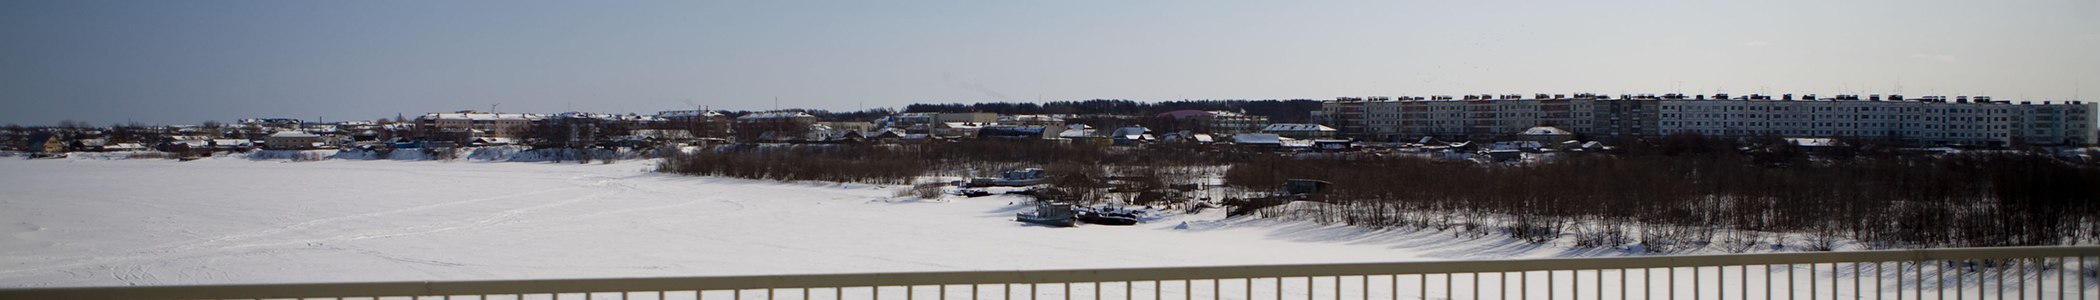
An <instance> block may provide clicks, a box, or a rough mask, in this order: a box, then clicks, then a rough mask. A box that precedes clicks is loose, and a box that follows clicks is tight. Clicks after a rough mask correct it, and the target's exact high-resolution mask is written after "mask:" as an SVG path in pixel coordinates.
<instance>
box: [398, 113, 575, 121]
mask: <svg viewBox="0 0 2100 300" xmlns="http://www.w3.org/2000/svg"><path fill="white" fill-rule="evenodd" d="M419 118H421V119H433V120H468V121H531V120H538V119H542V118H546V117H545V116H541V115H538V114H502V113H483V112H450V113H427V114H423V116H422V117H419Z"/></svg>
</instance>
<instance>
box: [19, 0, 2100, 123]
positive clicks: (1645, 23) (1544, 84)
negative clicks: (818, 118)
mask: <svg viewBox="0 0 2100 300" xmlns="http://www.w3.org/2000/svg"><path fill="white" fill-rule="evenodd" d="M1899 86H1900V87H1901V89H1902V92H1903V93H1904V94H1907V95H1928V94H1942V95H1958V94H1970V95H1974V94H1989V95H1993V96H1997V97H1998V98H2000V99H2007V98H2022V97H2024V98H2027V99H2034V100H2038V101H2039V100H2062V99H2067V98H2071V97H2073V96H2074V94H2080V93H2082V94H2083V95H2082V96H2083V98H2086V99H2091V98H2094V97H2093V96H2094V95H2100V1H2093V0H2072V1H1936V0H1928V1H1820V0H1818V1H1794V0H1782V1H1612V0H1606V1H1536V2H1519V1H1035V2H1021V1H936V2H905V1H841V2H797V1H732V2H700V1H663V2H630V1H564V2H538V1H210V0H195V1H19V0H0V124H4V123H17V124H25V125H27V124H53V123H56V122H58V121H59V120H65V119H73V120H81V121H88V122H91V123H93V124H98V125H107V124H112V123H118V122H124V121H126V120H132V121H139V122H147V123H197V122H201V121H205V120H232V119H237V118H247V117H292V118H301V119H309V120H311V119H315V118H320V117H326V118H327V119H328V120H347V119H373V118H380V117H389V118H390V117H392V116H394V115H395V114H396V113H403V114H407V115H411V116H413V115H417V114H421V113H424V112H431V111H453V110H463V109H474V110H487V109H489V107H490V105H491V104H495V103H501V106H499V107H497V110H500V111H505V112H519V111H525V112H550V113H551V112H561V111H572V110H574V111H595V112H643V113H653V112H655V111H659V110H667V109H681V108H685V109H690V107H693V106H697V105H707V106H711V107H713V108H716V109H744V110H763V109H770V108H773V107H774V100H773V99H774V98H775V97H778V99H779V106H780V107H801V108H817V109H832V110H853V109H859V108H862V107H870V108H872V107H899V106H902V105H904V104H907V103H914V102H978V101H1036V100H1037V99H1043V100H1048V101H1054V100H1070V99H1093V98H1119V99H1133V100H1141V101H1155V100H1172V99H1269V98H1313V99H1323V98H1332V97H1335V96H1367V95H1430V94H1479V93H1523V94H1530V93H1540V92H1545V93H1572V92H1600V93H1610V94H1618V93H1627V92H1630V93H1639V92H1656V93H1661V92H1675V91H1683V92H1693V93H1712V92H1714V91H1717V90H1718V91H1726V92H1732V93H1738V94H1742V93H1751V92H1758V91H1770V92H1771V93H1775V94H1776V93H1786V92H1794V93H1821V94H1835V93H1840V92H1865V93H1889V92H1891V91H1894V90H1895V89H1897V88H1898V87H1899Z"/></svg>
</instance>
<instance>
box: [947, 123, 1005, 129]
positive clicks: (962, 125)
mask: <svg viewBox="0 0 2100 300" xmlns="http://www.w3.org/2000/svg"><path fill="white" fill-rule="evenodd" d="M997 125H999V123H977V122H942V123H941V128H954V129H979V128H984V127H986V126H997Z"/></svg>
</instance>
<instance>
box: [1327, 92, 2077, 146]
mask: <svg viewBox="0 0 2100 300" xmlns="http://www.w3.org/2000/svg"><path fill="white" fill-rule="evenodd" d="M1389 99H1392V98H1385V97H1372V98H1340V99H1337V100H1335V101H1329V102H1327V103H1326V104H1324V105H1322V110H1321V111H1320V112H1317V113H1315V116H1314V118H1315V119H1317V120H1320V122H1322V123H1323V124H1332V125H1337V127H1341V128H1343V130H1342V134H1343V135H1346V136H1355V137H1362V138H1368V139H1372V140H1407V139H1415V138H1420V137H1423V136H1433V137H1440V138H1455V139H1502V138H1510V137H1511V135H1513V134H1516V133H1518V132H1521V131H1523V130H1525V129H1527V128H1531V127H1536V126H1553V127H1557V128H1561V129H1566V130H1568V131H1572V132H1575V133H1576V134H1578V135H1584V137H1583V139H1606V138H1611V137H1658V136H1667V135H1671V134H1680V133H1696V134H1702V135H1709V136H1753V135H1776V136H1784V137H1841V138H1858V139H1887V140H1894V141H1907V142H1915V143H1917V144H1919V145H1930V146H1937V145H1975V146H2005V145H2012V144H2040V145H2090V144H2093V143H2094V141H2095V140H2096V137H2095V127H2096V125H2095V124H2094V123H2093V121H2094V119H2093V118H2092V117H2093V113H2094V111H2095V110H2096V107H2100V106H2096V105H2095V104H2094V103H2087V102H2080V101H2071V102H2068V103H2062V104H2058V103H2053V102H2044V103H2041V104H2035V103H2031V102H2021V103H2018V104H2015V103H2012V102H2010V101H1994V100H1991V98H1990V97H1983V96H1979V97H1973V98H1972V97H1967V96H1961V97H1955V98H1954V99H1952V100H1951V101H1950V99H1947V98H1946V97H1939V96H1930V97H1924V98H1919V99H1904V98H1903V97H1902V96H1900V95H1890V96H1889V97H1887V99H1883V97H1882V96H1880V95H1870V96H1868V97H1864V98H1862V97H1859V96H1856V95H1841V96H1837V97H1831V98H1821V99H1818V98H1815V96H1814V95H1808V96H1804V97H1801V98H1800V99H1795V97H1793V95H1786V96H1783V97H1779V98H1777V99H1775V98H1774V97H1769V96H1763V95H1749V96H1738V97H1729V96H1728V95H1727V94H1716V95H1713V96H1712V97H1707V96H1705V95H1699V96H1693V97H1686V96H1684V95H1675V94H1672V95H1664V96H1660V97H1658V96H1647V95H1643V96H1633V95H1625V96H1621V97H1619V98H1618V99H1611V98H1609V97H1605V96H1601V95H1591V94H1576V95H1574V96H1572V97H1570V96H1566V95H1546V94H1538V95H1536V96H1535V97H1532V98H1529V99H1526V98H1523V97H1522V96H1519V95H1500V96H1496V95H1470V96H1464V98H1463V99H1454V98H1453V97H1450V96H1434V97H1398V98H1397V100H1389ZM1352 124H1353V125H1352ZM1350 128H1360V129H1359V130H1357V131H1351V130H1350Z"/></svg>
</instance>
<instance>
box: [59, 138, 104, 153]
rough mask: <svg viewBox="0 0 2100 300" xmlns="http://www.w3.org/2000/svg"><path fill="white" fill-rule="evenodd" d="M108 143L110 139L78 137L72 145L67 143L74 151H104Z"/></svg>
mask: <svg viewBox="0 0 2100 300" xmlns="http://www.w3.org/2000/svg"><path fill="white" fill-rule="evenodd" d="M108 145H109V140H108V139H78V140H73V142H72V143H71V145H67V148H68V149H72V150H73V151H95V152H101V151H104V148H105V146H108Z"/></svg>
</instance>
